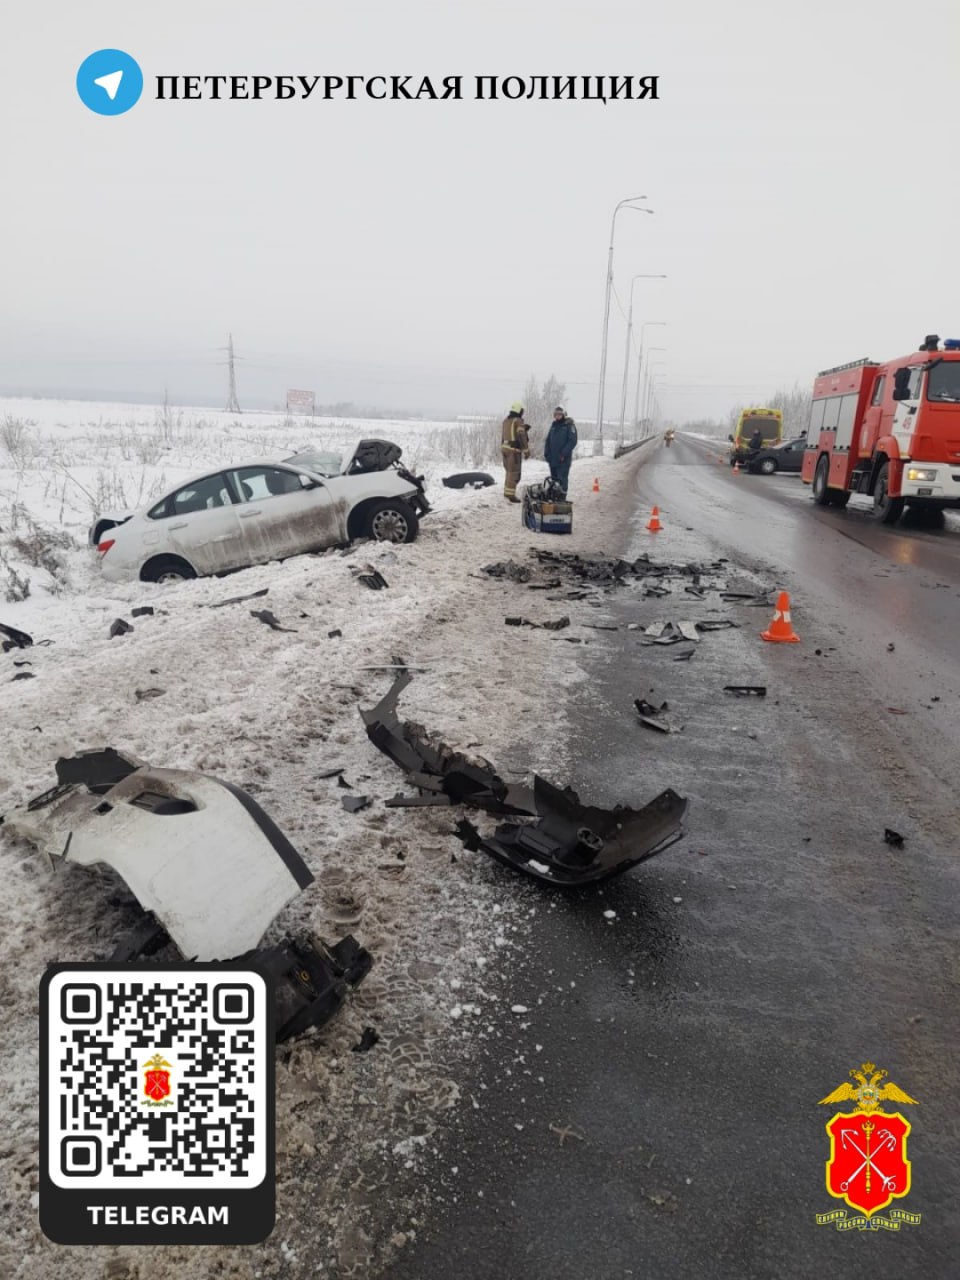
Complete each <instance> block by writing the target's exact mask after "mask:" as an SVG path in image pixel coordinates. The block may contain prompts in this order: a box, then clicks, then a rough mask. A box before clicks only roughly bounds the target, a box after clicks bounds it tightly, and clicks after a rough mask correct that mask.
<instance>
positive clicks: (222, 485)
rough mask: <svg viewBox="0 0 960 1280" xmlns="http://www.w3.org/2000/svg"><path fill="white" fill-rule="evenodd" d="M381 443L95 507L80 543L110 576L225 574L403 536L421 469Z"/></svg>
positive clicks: (245, 469)
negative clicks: (124, 504) (140, 500)
mask: <svg viewBox="0 0 960 1280" xmlns="http://www.w3.org/2000/svg"><path fill="white" fill-rule="evenodd" d="M400 456H401V450H400V448H399V446H398V445H395V444H391V443H390V442H389V441H386V440H361V441H360V443H359V444H358V445H357V447H356V449H355V450H354V452H353V454H352V455H351V456H350V458H349V460H348V461H347V463H346V464H345V465H344V464H343V463H342V458H341V457H340V455H338V454H329V453H328V454H324V453H319V452H311V451H307V452H304V453H298V454H293V455H292V456H290V457H288V458H283V459H280V460H279V461H264V460H263V459H261V460H259V461H256V462H247V463H239V464H237V465H236V466H232V467H224V468H222V469H221V470H218V471H211V472H208V473H207V474H205V475H202V476H199V477H197V478H196V479H194V480H191V481H189V482H188V483H186V484H181V485H180V486H179V488H177V489H175V490H173V491H172V492H171V493H168V494H166V495H165V496H164V497H162V498H161V499H160V500H159V501H154V502H151V504H150V505H149V506H147V507H143V508H141V509H140V510H138V511H136V512H117V513H110V514H107V513H104V514H103V515H101V516H100V517H99V518H98V520H97V521H96V522H95V523H94V525H93V527H92V528H91V531H90V540H91V542H92V543H93V544H94V545H95V546H96V548H97V550H98V552H99V553H100V567H101V571H102V573H103V576H104V577H105V578H108V579H109V580H110V581H112V582H124V581H131V580H136V579H140V580H141V581H143V582H176V581H182V580H183V579H185V578H196V577H198V576H201V575H204V574H215V573H226V572H229V571H230V570H232V569H243V568H247V567H248V566H250V565H254V564H265V563H266V562H268V561H270V560H283V559H285V558H286V557H287V556H294V555H299V554H301V553H303V552H307V551H322V550H325V549H326V548H327V547H333V546H342V545H344V544H346V543H348V542H351V541H352V540H353V539H354V538H361V537H367V538H374V539H376V540H377V541H379V542H412V541H413V540H414V538H415V537H416V536H417V532H418V530H419V517H420V516H421V515H425V514H426V513H427V512H428V511H429V510H430V505H429V503H428V502H427V500H426V496H425V494H424V489H423V478H422V476H415V475H413V474H412V473H411V472H409V471H407V470H406V468H405V467H402V466H400V465H399V461H400Z"/></svg>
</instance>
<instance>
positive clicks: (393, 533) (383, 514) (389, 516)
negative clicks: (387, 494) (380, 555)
mask: <svg viewBox="0 0 960 1280" xmlns="http://www.w3.org/2000/svg"><path fill="white" fill-rule="evenodd" d="M366 531H367V537H368V538H373V540H374V541H375V542H413V540H414V538H416V536H417V534H418V533H419V531H420V521H419V520H418V519H417V513H416V512H415V511H414V510H413V508H412V507H411V506H409V505H408V504H407V503H406V502H404V501H403V499H402V498H384V500H383V501H382V502H377V503H375V504H374V506H372V507H371V508H370V510H369V511H368V512H367V530H366Z"/></svg>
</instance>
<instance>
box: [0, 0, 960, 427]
mask: <svg viewBox="0 0 960 1280" xmlns="http://www.w3.org/2000/svg"><path fill="white" fill-rule="evenodd" d="M5 27H6V30H5V33H4V42H3V46H2V48H0V94H2V95H3V125H4V128H3V137H4V145H3V156H4V176H5V178H6V182H5V183H4V187H5V193H4V198H3V200H2V201H0V232H2V239H3V246H4V253H3V267H2V270H0V278H2V283H0V387H7V388H11V387H16V388H34V389H37V390H49V389H52V388H58V387H70V388H73V389H76V388H88V389H91V390H92V389H112V390H127V391H136V392H140V393H142V394H145V395H150V394H156V395H158V396H159V395H160V394H162V391H163V388H164V386H167V387H168V388H169V391H170V394H171V397H172V398H174V399H176V400H179V401H180V402H193V403H196V402H198V401H201V400H203V401H212V402H214V403H216V402H218V401H219V400H220V399H221V398H222V396H223V393H224V383H225V378H224V370H223V369H222V368H221V367H219V366H218V365H217V364H216V363H215V362H216V361H217V360H218V359H222V354H220V353H218V351H217V348H218V347H220V346H222V345H223V344H224V343H225V341H226V335H227V332H228V331H232V332H233V334H234V340H235V342H236V345H237V350H238V352H239V353H240V354H241V355H243V356H245V357H247V359H246V360H245V362H244V363H242V364H241V365H239V366H238V377H239V389H240V396H241V404H243V402H244V400H245V399H246V400H247V401H248V402H249V403H253V402H254V401H261V402H264V401H266V402H279V401H281V400H282V398H283V395H284V392H285V389H286V388H287V387H288V386H295V387H305V388H310V389H314V390H315V391H316V392H317V395H318V397H319V399H320V400H321V401H324V402H331V401H335V400H346V399H350V400H354V401H358V402H362V403H365V404H376V403H378V404H384V405H391V406H395V407H410V408H413V407H426V408H432V407H435V408H440V407H444V408H456V409H459V410H460V411H462V412H472V411H488V410H489V411H499V410H500V409H502V408H503V406H504V405H505V404H507V403H509V401H511V400H513V399H514V398H515V397H516V396H518V395H519V393H520V391H521V390H522V387H523V385H524V383H525V381H526V379H527V377H528V376H529V375H530V374H531V373H535V374H537V375H538V376H539V377H540V378H545V377H546V376H547V375H548V374H550V373H555V374H556V375H557V376H558V377H559V378H561V379H562V380H565V381H566V382H567V384H568V386H569V388H570V396H569V400H570V408H571V410H572V411H573V413H574V415H575V416H576V415H580V416H583V417H590V416H592V415H593V414H594V412H595V408H596V386H597V376H598V371H599V357H600V332H601V321H602V316H603V295H604V280H605V269H606V254H607V244H608V237H609V226H610V217H611V213H612V211H613V207H614V206H615V204H616V203H617V201H618V200H620V199H622V198H624V197H626V196H631V195H637V194H644V195H647V196H648V197H649V203H650V205H651V207H652V208H653V209H655V211H656V212H655V215H654V216H653V217H647V216H644V215H638V214H631V213H628V212H624V213H622V214H621V215H620V217H619V219H618V223H617V236H616V254H615V261H614V270H615V276H616V284H617V292H618V294H619V296H620V298H621V299H622V300H623V305H624V307H626V296H627V293H628V290H629V279H630V276H631V275H634V274H637V273H642V272H649V273H660V272H664V273H667V274H668V276H669V279H668V280H665V281H643V280H641V281H638V282H637V286H636V292H635V323H636V324H638V325H639V324H640V323H641V322H643V321H644V320H648V321H649V320H666V321H667V322H668V327H667V328H666V329H652V330H650V329H648V331H647V335H648V341H649V342H650V343H651V344H655V345H657V346H665V347H667V348H668V350H667V353H666V357H665V358H666V361H667V366H666V369H665V371H664V372H665V374H666V381H665V385H664V390H663V392H662V394H661V403H662V405H663V407H664V409H665V411H666V412H667V413H669V414H670V415H672V416H674V417H676V418H677V419H679V420H681V421H682V420H684V419H686V418H690V417H695V416H703V415H716V416H719V415H722V414H724V413H725V412H726V410H727V409H728V407H729V406H730V405H731V404H732V403H734V402H735V401H748V402H749V401H753V402H757V401H762V399H763V396H764V394H765V393H768V392H769V391H771V390H773V389H775V388H776V387H778V386H784V385H792V384H793V383H794V382H795V381H799V382H800V383H801V384H804V385H806V384H807V383H809V382H811V381H812V377H813V375H814V373H815V372H816V371H817V370H819V369H821V368H823V367H824V366H829V365H834V364H839V363H843V362H846V361H848V360H854V359H857V358H859V357H862V356H867V355H869V356H871V357H872V358H874V359H886V358H889V357H892V356H894V355H898V354H902V353H903V352H904V351H907V350H910V349H912V348H913V347H914V346H916V345H917V344H918V343H919V341H920V340H921V338H922V337H923V335H924V334H925V333H927V332H938V333H940V334H941V335H942V336H960V291H958V288H957V284H958V268H957V262H958V257H960V254H958V249H957V244H956V237H955V235H952V234H951V233H952V232H954V231H955V229H956V227H957V225H958V197H960V179H958V165H957V155H956V150H957V149H956V140H955V137H954V133H953V131H954V129H955V124H956V121H955V113H956V108H957V93H956V85H957V80H956V59H957V50H958V48H960V4H958V3H957V0H925V3H924V4H923V5H922V6H921V7H919V8H911V7H909V6H907V5H905V4H904V3H902V0H803V2H802V3H799V2H798V3H792V4H784V3H775V2H773V0H724V2H723V3H717V2H715V0H684V3H682V4H681V3H674V2H673V0H670V2H668V0H657V2H656V3H654V2H650V0H629V2H625V0H589V3H587V2H586V0H581V2H580V3H577V4H572V3H569V0H511V2H510V3H504V2H503V0H492V2H491V0H484V2H483V3H480V2H479V0H477V2H475V3H465V2H464V0H460V2H456V0H446V2H445V3H439V2H437V0H354V2H353V3H350V4H347V3H340V4H330V3H325V4H320V3H317V2H316V0H310V2H309V3H304V2H301V0H286V3H279V4H275V5H269V6H268V5H266V4H263V3H262V0H256V2H255V0H230V3H227V0H206V3H203V4H197V3H196V2H195V0H191V2H190V3H186V2H185V0H166V3H164V4H163V5H149V6H145V5H134V4H130V3H129V0H124V3H120V2H119V0H86V2H85V3H84V4H83V5H66V4H64V5H59V6H58V7H57V10H56V14H55V20H54V14H53V11H52V8H51V6H49V5H31V6H26V5H24V6H20V7H19V8H18V9H16V10H10V12H9V14H8V17H7V20H6V24H5ZM102 47H114V48H120V49H123V50H126V51H127V52H128V53H130V54H132V55H133V56H134V57H135V58H136V59H137V60H138V61H139V63H140V65H141V67H142V68H143V71H144V76H145V88H144V96H143V98H142V99H141V100H140V102H139V103H138V104H137V105H136V106H135V107H134V108H133V109H132V110H131V111H130V112H129V113H128V114H126V115H123V116H119V117H116V118H108V117H100V116H97V115H95V114H93V113H92V112H90V111H88V110H87V109H86V108H85V107H84V106H83V105H82V103H81V102H80V100H79V98H78V97H77V94H76V91H75V88H74V80H75V75H76V71H77V68H78V66H79V64H80V63H81V62H82V61H83V59H84V58H85V57H86V56H87V55H88V54H89V53H92V52H93V51H94V50H96V49H99V48H102ZM158 74H180V75H186V74H196V75H217V74H247V75H254V74H261V75H281V74H286V75H300V74H302V75H341V76H344V77H345V76H346V75H366V76H372V75H377V74H382V75H388V76H389V75H411V76H414V77H420V76H422V75H429V76H430V77H431V78H432V79H433V80H434V81H435V82H436V83H439V81H440V79H441V78H442V77H443V76H449V75H458V74H459V75H462V76H463V77H464V83H465V85H472V79H473V77H474V76H475V75H497V76H500V77H505V76H511V75H517V76H522V77H528V76H533V75H547V76H551V77H552V76H554V75H561V76H566V75H576V76H583V75H618V76H620V75H631V76H635V77H636V76H643V75H657V76H659V77H660V92H661V99H660V101H658V102H650V101H645V102H625V101H620V102H614V103H608V104H607V105H604V104H602V103H599V102H587V101H574V102H569V101H548V102H540V101H514V102H510V101H497V102H489V101H483V102H478V101H474V100H467V99H466V98H465V100H464V101H460V102H456V101H445V102H431V101H429V100H424V101H418V102H407V101H399V102H395V101H372V100H358V101H346V100H339V101H336V100H335V101H328V102H324V101H321V100H319V99H318V97H317V96H316V94H315V95H314V97H313V98H309V99H307V100H306V101H300V100H293V101H288V102H275V101H261V102H222V101H221V102H215V101H208V100H205V101H200V102H179V103H166V102H157V101H155V100H154V99H153V77H154V76H156V75H158ZM624 338H625V325H624V321H623V318H622V316H621V314H620V312H619V310H618V308H617V304H616V302H615V303H614V306H613V310H612V316H611V338H610V362H609V368H608V391H607V412H608V415H615V413H616V411H617V409H618V406H619V394H620V393H619V388H620V380H621V377H622V368H623V365H622V359H623V346H624ZM631 401H632V393H631Z"/></svg>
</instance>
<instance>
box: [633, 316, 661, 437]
mask: <svg viewBox="0 0 960 1280" xmlns="http://www.w3.org/2000/svg"><path fill="white" fill-rule="evenodd" d="M666 323H667V322H666V320H646V321H644V323H643V324H642V325H641V326H640V351H639V353H638V355H637V396H636V400H635V401H634V405H633V421H634V424H635V425H636V423H638V422H639V421H640V379H641V375H642V373H643V344H644V342H645V337H644V335H645V333H646V331H647V330H648V329H650V328H651V327H654V326H656V325H661V326H664V327H666Z"/></svg>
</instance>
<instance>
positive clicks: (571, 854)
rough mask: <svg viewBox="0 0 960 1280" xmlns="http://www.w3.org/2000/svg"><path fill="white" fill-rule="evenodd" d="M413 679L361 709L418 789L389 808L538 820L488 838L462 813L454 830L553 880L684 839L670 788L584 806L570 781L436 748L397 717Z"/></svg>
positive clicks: (596, 875) (586, 873)
mask: <svg viewBox="0 0 960 1280" xmlns="http://www.w3.org/2000/svg"><path fill="white" fill-rule="evenodd" d="M411 680H412V676H411V675H410V673H409V672H408V671H404V672H401V674H400V675H399V676H398V677H397V679H396V680H395V681H394V683H393V687H392V688H391V689H390V690H389V691H388V692H387V693H386V694H385V695H384V697H383V698H381V700H380V701H379V702H378V703H377V705H376V706H375V707H373V708H371V710H369V711H363V710H361V712H360V714H361V716H362V717H363V720H364V723H365V724H366V726H367V734H368V736H369V738H370V741H371V742H372V743H373V744H374V746H376V747H379V749H380V750H381V751H382V752H384V754H385V755H388V756H389V757H390V759H391V760H393V761H394V762H395V763H396V764H398V765H399V766H400V768H401V769H403V770H404V771H405V772H406V773H407V774H409V775H410V781H411V782H413V783H414V784H415V785H416V786H417V787H419V788H420V791H421V795H420V796H419V797H410V798H405V797H403V796H395V797H394V798H393V800H388V801H387V804H388V805H389V806H391V807H397V808H399V807H405V806H409V807H414V806H418V805H431V806H432V805H444V804H449V805H454V804H461V805H465V806H468V807H471V808H474V809H484V810H486V811H487V812H488V813H494V814H502V815H504V816H509V815H515V816H517V817H519V818H528V817H530V818H536V819H537V821H536V822H519V823H505V824H504V825H502V826H499V827H497V829H496V831H495V832H494V834H493V835H492V836H483V835H481V833H480V832H479V830H478V829H477V828H476V827H475V826H474V825H473V823H471V822H467V821H466V820H465V819H463V820H461V821H460V822H459V823H458V824H457V827H456V828H455V834H456V835H458V836H459V838H460V839H461V840H462V841H463V843H464V844H465V846H466V847H467V849H469V850H470V851H471V852H475V851H477V850H480V849H482V850H483V851H484V853H487V854H489V855H490V856H491V857H492V858H496V859H497V861H498V862H502V863H504V864H505V865H507V866H510V867H513V868H514V870H516V871H524V872H526V873H527V874H528V875H531V876H533V877H534V878H535V879H537V880H543V881H546V882H547V883H549V884H556V885H575V884H588V883H590V882H591V881H595V880H605V879H607V878H609V877H610V876H615V875H620V874H621V873H622V872H624V871H629V869H630V868H631V867H635V866H636V865H637V863H639V862H644V861H646V859H647V858H652V857H653V856H654V855H655V854H658V853H662V852H663V850H664V849H667V848H669V847H670V845H672V844H673V843H674V842H675V841H677V840H679V839H680V838H681V837H682V835H683V830H682V827H681V822H682V820H683V816H684V814H685V813H686V810H687V801H686V800H685V799H684V798H683V797H682V796H679V795H677V793H676V792H675V791H672V790H669V789H668V790H666V791H664V792H662V793H661V794H660V795H659V796H657V797H656V798H655V799H653V800H652V801H651V802H650V803H649V804H648V805H646V806H645V807H644V808H643V809H629V808H626V807H620V806H618V807H617V808H615V809H598V808H595V807H594V806H592V805H583V804H581V803H580V798H579V797H578V795H577V793H576V792H575V791H573V790H571V789H570V788H569V787H568V788H566V789H565V790H562V791H561V790H560V788H559V787H555V786H554V785H553V784H552V783H550V782H547V781H546V780H545V779H544V778H541V777H539V776H536V775H535V776H534V781H533V788H532V789H531V788H530V787H526V786H522V785H518V784H513V783H507V782H505V781H504V780H503V779H502V778H501V777H499V775H498V774H497V773H496V772H495V770H494V769H493V767H492V766H491V765H485V766H484V767H481V766H479V765H476V764H473V763H472V762H470V761H468V760H467V759H466V758H465V757H464V756H462V755H459V754H457V753H456V752H454V751H451V750H450V749H449V748H447V747H444V746H443V745H442V744H441V745H440V746H438V747H435V746H433V745H432V744H431V743H429V742H427V741H426V739H425V737H424V736H423V733H422V731H421V730H419V729H417V728H416V727H415V726H413V725H411V724H409V723H407V722H401V721H400V719H399V717H398V716H397V699H398V698H399V696H400V694H401V693H402V692H403V690H404V689H405V688H406V687H407V685H408V684H410V682H411Z"/></svg>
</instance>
